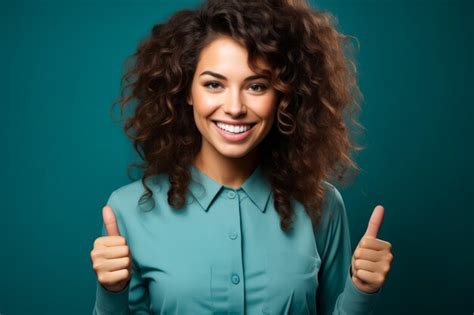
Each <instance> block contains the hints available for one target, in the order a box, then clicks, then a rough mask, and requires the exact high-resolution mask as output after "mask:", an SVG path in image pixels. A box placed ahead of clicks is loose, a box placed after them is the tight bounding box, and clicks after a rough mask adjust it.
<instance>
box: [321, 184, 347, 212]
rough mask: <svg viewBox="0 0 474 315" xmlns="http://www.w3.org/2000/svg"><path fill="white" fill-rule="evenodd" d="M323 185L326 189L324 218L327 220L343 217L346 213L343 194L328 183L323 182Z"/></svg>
mask: <svg viewBox="0 0 474 315" xmlns="http://www.w3.org/2000/svg"><path fill="white" fill-rule="evenodd" d="M322 183H323V187H324V200H323V217H327V219H335V218H338V217H341V216H342V215H344V213H345V205H344V200H343V198H342V195H341V193H340V192H339V190H338V189H337V188H336V187H335V186H334V185H333V184H331V183H329V182H328V181H325V180H323V181H322Z"/></svg>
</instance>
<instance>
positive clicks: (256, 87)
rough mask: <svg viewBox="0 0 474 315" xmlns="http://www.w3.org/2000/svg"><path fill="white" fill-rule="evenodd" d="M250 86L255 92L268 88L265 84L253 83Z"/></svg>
mask: <svg viewBox="0 0 474 315" xmlns="http://www.w3.org/2000/svg"><path fill="white" fill-rule="evenodd" d="M250 87H251V88H252V90H253V91H254V92H263V91H265V90H266V89H267V86H266V85H265V84H252V85H251V86H250Z"/></svg>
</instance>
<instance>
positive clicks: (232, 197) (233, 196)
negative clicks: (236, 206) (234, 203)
mask: <svg viewBox="0 0 474 315" xmlns="http://www.w3.org/2000/svg"><path fill="white" fill-rule="evenodd" d="M227 197H229V199H234V198H235V191H229V192H228V193H227Z"/></svg>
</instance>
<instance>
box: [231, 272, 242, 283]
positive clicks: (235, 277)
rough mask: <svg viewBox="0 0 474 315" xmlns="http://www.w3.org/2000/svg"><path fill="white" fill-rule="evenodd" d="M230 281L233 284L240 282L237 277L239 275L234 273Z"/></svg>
mask: <svg viewBox="0 0 474 315" xmlns="http://www.w3.org/2000/svg"><path fill="white" fill-rule="evenodd" d="M231 280H232V283H233V284H238V283H239V282H240V277H239V275H237V274H235V273H234V274H233V275H232V277H231Z"/></svg>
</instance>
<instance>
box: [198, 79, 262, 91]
mask: <svg viewBox="0 0 474 315" xmlns="http://www.w3.org/2000/svg"><path fill="white" fill-rule="evenodd" d="M211 84H218V85H221V84H220V83H219V82H216V81H209V82H206V83H205V84H204V86H205V87H207V88H209V85H211ZM251 86H258V87H260V89H261V90H260V91H255V92H263V91H265V90H266V89H267V86H266V85H265V84H258V83H253V84H252V85H251ZM211 90H215V88H211Z"/></svg>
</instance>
